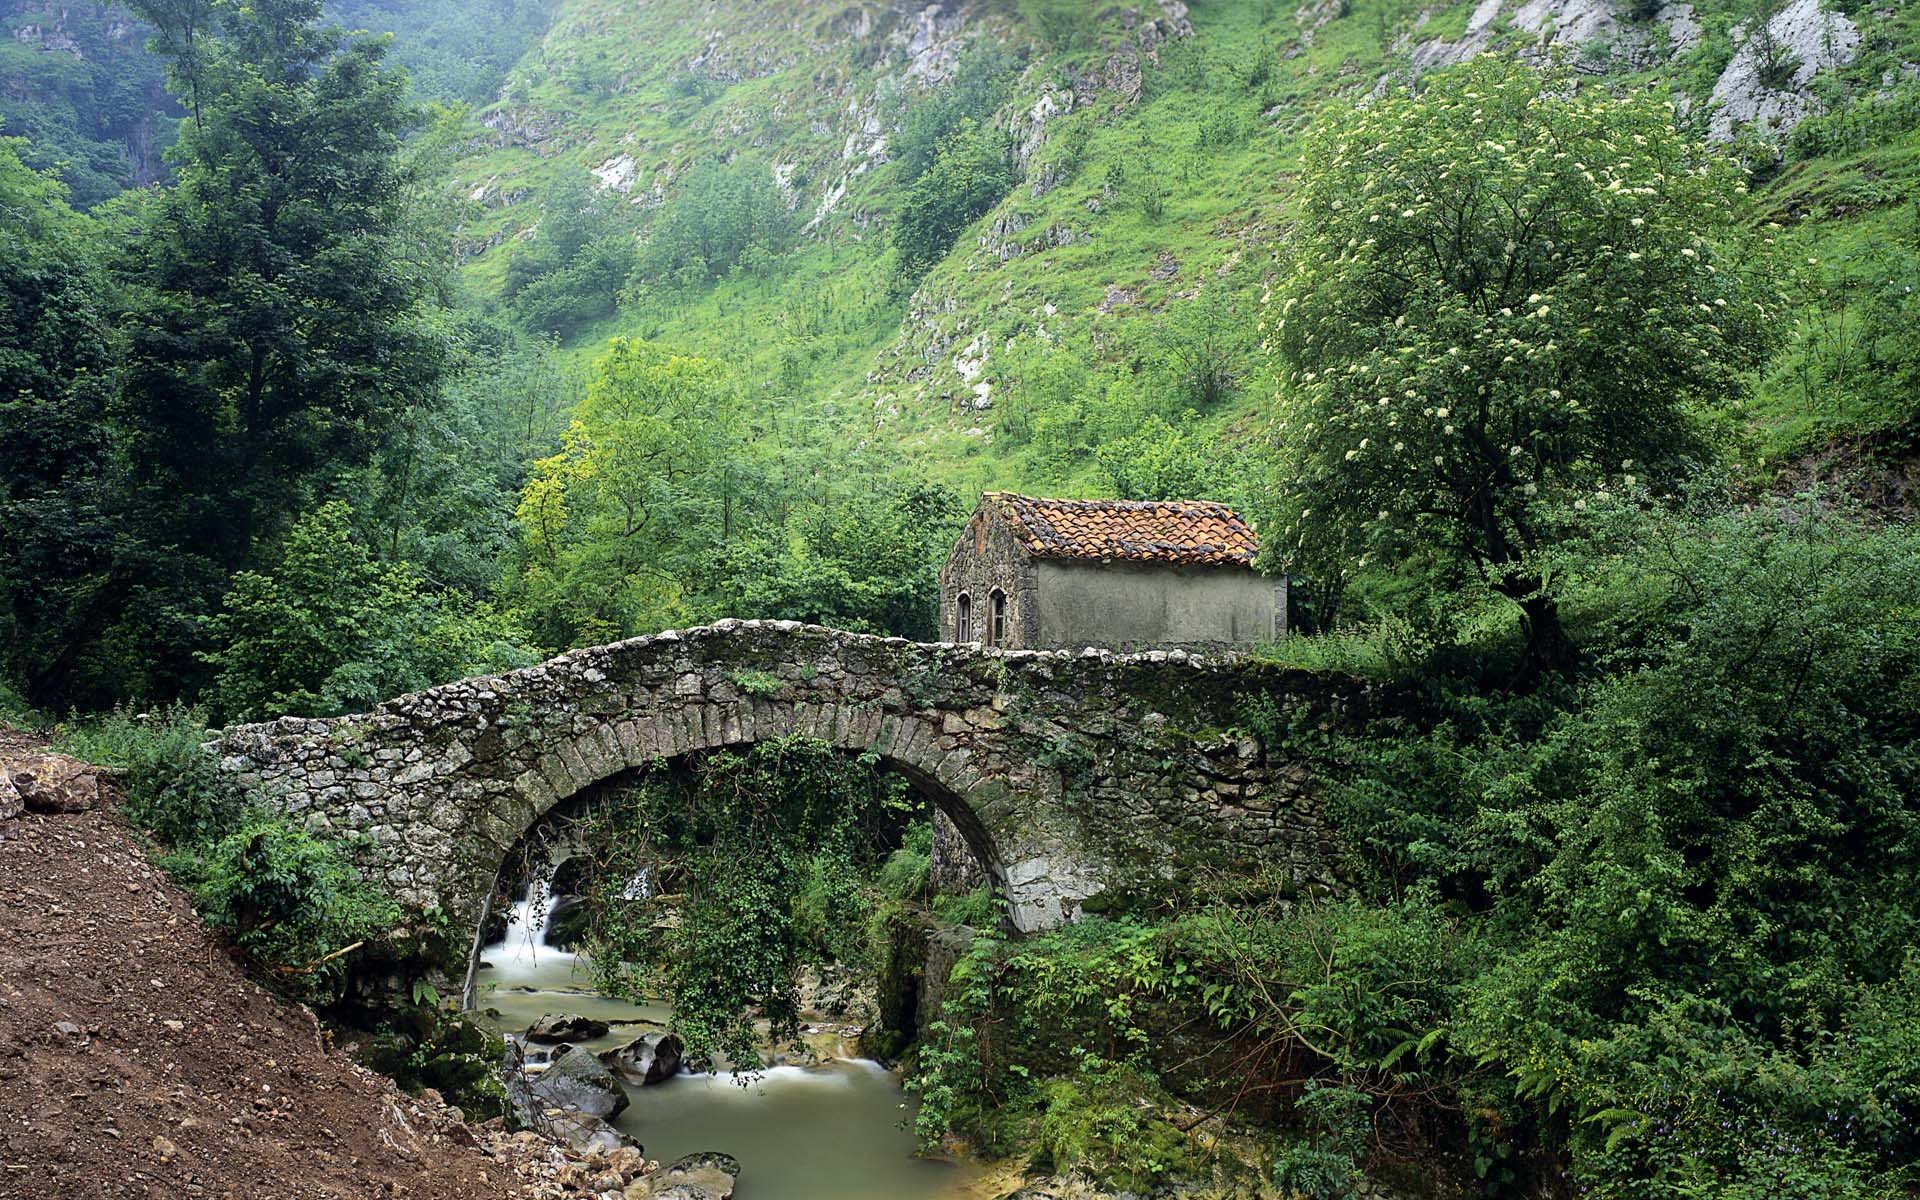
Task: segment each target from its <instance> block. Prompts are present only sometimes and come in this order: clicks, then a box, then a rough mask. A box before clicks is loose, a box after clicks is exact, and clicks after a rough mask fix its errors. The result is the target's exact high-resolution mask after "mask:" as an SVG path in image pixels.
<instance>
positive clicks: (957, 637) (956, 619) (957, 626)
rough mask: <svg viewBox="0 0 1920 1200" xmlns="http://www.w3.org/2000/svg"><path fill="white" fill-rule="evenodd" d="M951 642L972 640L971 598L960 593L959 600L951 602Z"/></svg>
mask: <svg viewBox="0 0 1920 1200" xmlns="http://www.w3.org/2000/svg"><path fill="white" fill-rule="evenodd" d="M953 640H954V641H956V642H970V641H972V640H973V597H972V596H969V595H967V594H966V593H965V592H961V593H960V598H959V599H958V600H955V601H954V602H953Z"/></svg>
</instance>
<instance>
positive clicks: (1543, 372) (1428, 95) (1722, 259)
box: [1265, 57, 1779, 669]
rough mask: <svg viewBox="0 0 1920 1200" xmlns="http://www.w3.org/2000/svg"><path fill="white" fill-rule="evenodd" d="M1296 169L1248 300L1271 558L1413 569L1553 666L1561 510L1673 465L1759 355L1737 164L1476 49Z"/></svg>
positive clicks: (1662, 125)
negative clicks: (1262, 424)
mask: <svg viewBox="0 0 1920 1200" xmlns="http://www.w3.org/2000/svg"><path fill="white" fill-rule="evenodd" d="M1301 181H1302V182H1301V185H1300V189H1299V193H1298V197H1297V200H1298V212H1299V214H1300V222H1299V225H1298V227H1297V229H1296V230H1295V231H1294V233H1293V235H1292V238H1291V240H1290V242H1289V245H1288V249H1287V257H1288V259H1289V262H1288V267H1289V269H1288V270H1287V271H1286V272H1284V274H1283V276H1282V278H1281V280H1280V281H1279V282H1278V283H1277V285H1276V286H1275V287H1274V288H1273V290H1272V292H1271V294H1270V296H1269V297H1268V300H1267V304H1268V314H1267V319H1266V329H1267V334H1268V345H1269V348H1270V349H1271V350H1272V351H1273V353H1274V354H1275V356H1276V358H1277V359H1278V361H1279V364H1280V368H1281V370H1280V389H1279V396H1278V412H1277V415H1276V419H1275V423H1274V431H1275V436H1276V442H1277V447H1278V455H1279V463H1278V468H1279V469H1278V471H1277V473H1276V479H1277V483H1276V484H1275V492H1274V501H1275V503H1274V511H1273V512H1272V513H1270V514H1269V517H1268V520H1267V529H1266V531H1265V532H1266V533H1267V539H1266V540H1267V541H1268V545H1269V546H1270V547H1271V548H1272V549H1271V557H1272V558H1273V560H1274V563H1275V565H1276V566H1279V567H1282V568H1286V569H1297V570H1303V571H1306V572H1308V573H1312V574H1319V575H1322V576H1323V577H1325V576H1332V575H1342V574H1345V573H1346V571H1347V570H1349V569H1351V568H1352V567H1354V566H1355V565H1363V564H1365V563H1367V562H1369V561H1372V562H1376V563H1378V562H1383V561H1394V560H1395V559H1397V558H1398V557H1399V556H1402V555H1405V554H1408V553H1410V552H1415V551H1418V550H1422V549H1424V550H1428V551H1431V552H1435V553H1438V554H1440V555H1442V556H1445V557H1447V558H1450V559H1452V560H1454V561H1459V562H1464V563H1465V564H1467V565H1469V566H1471V567H1472V568H1474V569H1476V570H1478V571H1479V572H1480V574H1481V575H1482V576H1483V577H1484V578H1485V580H1486V582H1487V583H1488V585H1489V586H1490V587H1492V588H1493V589H1494V590H1496V591H1497V592H1499V593H1500V594H1502V595H1504V596H1506V597H1508V598H1510V599H1511V600H1513V601H1514V602H1515V603H1516V604H1517V605H1519V607H1520V613H1521V620H1522V622H1523V625H1524V630H1525V633H1526V635H1527V641H1528V658H1529V665H1530V666H1531V667H1532V668H1534V669H1559V668H1563V667H1566V666H1568V665H1570V664H1571V663H1573V662H1574V661H1575V660H1576V658H1577V653H1576V651H1575V648H1574V647H1573V646H1572V644H1571V643H1570V642H1569V640H1568V638H1567V636H1566V634H1565V632H1564V631H1563V629H1562V627H1561V623H1560V618H1559V612H1558V609H1557V607H1556V604H1555V597H1554V594H1553V591H1552V587H1551V581H1550V579H1549V578H1548V573H1547V572H1546V570H1545V562H1544V554H1543V551H1544V550H1545V549H1546V548H1547V547H1548V545H1549V543H1550V542H1551V540H1552V538H1553V536H1554V534H1555V531H1556V530H1557V529H1559V528H1562V519H1563V517H1564V516H1565V515H1566V514H1568V513H1569V511H1570V510H1575V509H1578V508H1581V507H1584V506H1585V505H1586V504H1587V502H1588V501H1589V500H1591V499H1592V498H1593V497H1594V496H1595V494H1596V493H1600V492H1604V491H1606V490H1607V489H1609V488H1613V489H1621V488H1633V487H1635V486H1636V485H1644V486H1647V487H1649V488H1653V489H1659V488H1663V487H1665V486H1667V485H1670V484H1672V483H1674V482H1676V481H1677V480H1678V479H1679V478H1680V477H1682V476H1684V475H1685V474H1687V473H1688V472H1689V471H1692V470H1697V469H1698V468H1699V466H1700V465H1701V464H1702V463H1704V462H1705V461H1707V459H1708V457H1709V456H1710V454H1711V449H1710V446H1709V444H1708V440H1707V438H1706V437H1705V434H1704V429H1705V425H1704V423H1703V421H1702V419H1701V418H1702V416H1703V415H1704V414H1705V413H1706V411H1707V410H1708V409H1709V408H1710V407H1711V406H1713V405H1715V404H1719V403H1723V402H1725V401H1726V400H1727V399H1728V398H1729V397H1731V396H1734V395H1736V394H1737V393H1738V392H1739V391H1740V390H1741V389H1742V387H1743V386H1744V376H1745V373H1746V372H1748V371H1750V370H1751V369H1752V368H1754V367H1755V366H1757V365H1759V364H1760V363H1761V362H1763V361H1764V360H1765V358H1766V357H1767V355H1768V354H1769V352H1770V349H1771V346H1772V341H1773V334H1772V332H1771V330H1772V325H1771V323H1770V322H1769V320H1768V319H1767V308H1768V307H1772V306H1775V305H1777V304H1778V303H1779V299H1778V293H1777V289H1776V288H1775V287H1773V285H1772V284H1771V282H1770V281H1767V280H1765V279H1759V278H1755V277H1754V275H1753V273H1752V272H1750V271H1747V270H1743V269H1741V266H1740V264H1739V263H1738V262H1737V261H1736V260H1735V259H1734V258H1733V257H1731V255H1730V250H1729V248H1730V247H1737V246H1739V245H1740V244H1741V243H1742V241H1743V239H1742V238H1741V236H1740V234H1741V231H1740V229H1739V227H1738V225H1737V221H1738V219H1739V212H1740V204H1741V195H1742V193H1743V191H1744V182H1743V179H1742V176H1741V174H1740V171H1739V168H1738V167H1737V166H1736V165H1735V164H1734V163H1733V162H1731V161H1730V160H1728V159H1726V158H1725V157H1723V156H1718V155H1714V154H1712V153H1710V152H1708V151H1707V150H1706V149H1704V148H1703V147H1701V146H1698V145H1696V144H1693V143H1691V142H1689V141H1688V140H1687V139H1685V138H1684V137H1682V136H1681V135H1680V134H1679V133H1678V132H1677V131H1676V130H1675V129H1674V126H1673V113H1672V109H1671V107H1670V106H1669V105H1668V104H1666V103H1665V102H1663V101H1660V100H1656V99H1653V98H1651V97H1648V96H1645V95H1631V96H1615V95H1612V94H1610V93H1609V92H1608V91H1607V90H1606V89H1605V86H1604V85H1601V84H1596V83H1594V82H1591V81H1588V82H1577V81H1576V80H1575V79H1574V78H1573V77H1572V76H1571V75H1569V74H1567V73H1564V72H1560V71H1552V72H1548V73H1546V74H1544V75H1543V74H1542V73H1541V72H1539V71H1536V70H1533V69H1531V68H1529V67H1527V66H1525V65H1522V64H1520V63H1517V62H1514V61H1511V60H1507V59H1501V58H1493V57H1487V58H1482V59H1479V60H1477V61H1474V62H1472V63H1468V64H1466V65H1464V66H1462V67H1460V68H1458V69H1456V70H1453V71H1450V72H1447V73H1445V74H1443V75H1439V76H1435V77H1432V78H1430V79H1429V80H1427V81H1426V82H1425V83H1424V85H1423V87H1422V89H1421V91H1420V92H1419V94H1418V95H1414V94H1411V93H1408V92H1405V91H1402V92H1401V93H1399V94H1397V95H1395V96H1391V97H1387V98H1383V99H1380V100H1377V101H1375V102H1373V103H1370V104H1367V105H1365V106H1364V107H1361V108H1358V109H1355V110H1353V111H1351V112H1349V113H1345V114H1341V115H1339V116H1337V117H1335V118H1332V119H1328V120H1325V121H1323V122H1322V123H1321V124H1320V125H1319V126H1317V127H1316V129H1315V130H1314V131H1313V132H1312V133H1311V134H1310V137H1309V140H1308V144H1307V148H1306V156H1305V164H1304V170H1303V171H1302V175H1301Z"/></svg>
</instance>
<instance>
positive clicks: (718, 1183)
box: [627, 1150, 740, 1200]
mask: <svg viewBox="0 0 1920 1200" xmlns="http://www.w3.org/2000/svg"><path fill="white" fill-rule="evenodd" d="M739 1177H740V1160H739V1159H737V1158H735V1157H734V1156H733V1155H731V1154H722V1153H720V1152H719V1151H718V1150H703V1151H701V1152H699V1153H698V1154H688V1155H685V1156H683V1157H681V1158H676V1159H674V1160H673V1162H672V1164H671V1165H669V1166H668V1167H666V1169H664V1170H662V1171H659V1172H656V1173H655V1174H652V1175H649V1176H647V1177H646V1178H645V1179H637V1180H635V1181H634V1182H633V1183H632V1184H630V1185H628V1187H627V1200H731V1197H732V1196H733V1186H734V1183H735V1181H736V1180H738V1179H739Z"/></svg>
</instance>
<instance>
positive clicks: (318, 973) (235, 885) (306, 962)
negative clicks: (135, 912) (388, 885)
mask: <svg viewBox="0 0 1920 1200" xmlns="http://www.w3.org/2000/svg"><path fill="white" fill-rule="evenodd" d="M170 865H175V866H178V867H180V868H182V873H183V874H185V875H186V876H187V877H188V878H189V879H190V880H191V881H192V885H193V894H194V904H195V907H197V908H198V909H199V910H200V913H201V915H202V916H203V917H204V918H205V919H206V920H207V922H208V923H209V924H212V925H216V926H219V927H221V928H224V929H229V930H231V931H232V932H233V935H234V940H235V941H236V942H238V943H239V945H240V947H241V948H242V949H244V950H245V951H246V952H247V953H248V954H249V955H251V956H252V958H253V959H254V961H255V962H257V963H259V964H260V965H261V966H262V967H264V968H265V969H266V970H267V971H268V972H269V975H270V977H271V978H272V979H274V980H275V981H276V982H278V983H279V984H280V985H281V986H282V987H284V988H285V989H286V990H288V991H289V992H292V993H294V994H296V995H299V996H301V997H303V998H305V999H309V1000H312V1001H315V1002H318V1003H326V1002H330V1001H334V1000H338V999H339V998H340V997H341V995H342V993H343V991H344V988H345V984H346V980H347V970H346V968H347V964H346V962H345V958H346V955H347V954H348V953H350V952H351V950H352V949H353V948H354V947H355V946H356V945H357V944H359V943H361V942H364V941H367V940H370V939H372V938H375V937H377V936H379V935H380V934H381V933H382V932H384V931H385V930H386V929H387V928H389V927H391V926H392V925H394V924H395V923H396V922H398V920H399V919H400V911H399V909H398V908H397V907H396V906H395V904H394V903H393V901H392V900H391V899H389V898H388V897H387V895H386V894H385V893H384V892H383V891H382V890H380V889H379V888H376V887H374V886H372V885H370V884H368V883H367V882H366V881H364V880H363V879H361V877H360V875H359V874H358V872H356V871H355V870H354V869H353V868H352V867H350V866H349V865H348V864H347V862H346V860H345V859H344V858H343V857H342V856H341V854H340V851H339V849H338V848H337V847H336V846H334V845H333V844H331V843H328V842H323V841H321V840H319V839H318V838H315V837H313V836H312V835H311V834H309V833H307V832H306V831H304V830H301V829H298V828H296V827H294V826H293V825H292V824H291V823H290V822H288V821H286V820H285V819H283V818H278V817H272V816H267V815H263V814H254V815H253V816H251V817H249V818H248V819H247V821H246V822H245V823H244V824H243V825H242V826H241V827H240V828H239V829H238V830H236V831H235V832H233V833H231V834H228V835H227V836H226V837H224V838H222V839H220V841H219V842H217V843H215V844H214V845H213V846H211V847H209V848H207V850H206V851H205V853H204V855H200V856H194V857H192V858H191V859H188V858H186V856H184V855H182V854H180V853H176V854H175V855H174V861H173V863H172V864H170Z"/></svg>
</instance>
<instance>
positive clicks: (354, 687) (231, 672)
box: [204, 501, 526, 720]
mask: <svg viewBox="0 0 1920 1200" xmlns="http://www.w3.org/2000/svg"><path fill="white" fill-rule="evenodd" d="M352 516H353V514H352V510H351V509H349V508H348V507H347V506H346V505H345V504H344V503H341V502H339V501H332V502H329V503H327V504H323V505H321V506H320V507H319V508H318V509H316V510H314V511H313V512H312V513H309V514H307V515H306V516H305V517H302V518H301V519H300V521H299V522H298V523H297V524H296V525H295V526H294V527H293V529H292V531H291V532H290V533H289V534H288V535H287V539H286V541H285V543H284V544H283V545H282V546H281V548H280V551H279V556H278V560H277V561H276V562H275V563H274V564H273V566H272V568H271V570H269V571H265V572H260V571H242V572H240V573H238V574H237V575H235V576H234V578H233V586H232V587H231V588H230V589H229V590H228V592H227V595H226V599H225V601H224V603H223V606H222V611H221V613H220V614H219V615H218V616H217V617H215V618H214V619H213V620H212V622H210V628H211V630H212V632H213V634H214V636H215V637H216V638H217V639H218V642H219V649H217V650H214V651H212V652H210V653H208V654H206V655H205V656H204V658H205V659H206V661H207V662H208V663H210V664H211V665H213V666H214V667H215V668H216V669H217V671H218V674H217V675H216V677H215V679H214V683H213V687H212V689H211V690H210V696H211V699H212V701H213V704H214V707H215V709H216V710H217V711H218V712H219V713H220V714H222V715H223V716H225V717H228V718H238V719H243V720H244V719H247V718H252V717H262V716H278V715H281V714H287V713H291V714H294V715H301V716H326V715H331V714H334V713H340V712H347V711H351V710H354V709H361V708H368V707H371V706H372V705H374V704H376V703H378V702H379V701H381V700H384V699H386V698H388V697H389V696H393V695H396V694H398V693H400V692H404V691H409V690H415V689H418V688H423V687H427V686H429V685H431V684H435V683H443V682H445V681H447V680H449V679H455V678H458V677H460V676H463V675H470V674H473V673H475V670H476V669H480V668H485V667H488V666H492V665H494V664H495V663H497V662H501V661H502V660H504V661H505V663H506V664H510V665H518V664H519V663H521V662H524V661H525V660H526V654H525V652H524V651H523V650H521V649H520V647H519V643H520V640H521V635H520V633H519V630H518V628H517V627H516V625H515V623H514V622H513V621H512V620H511V619H509V618H508V617H506V616H505V615H503V614H501V613H500V612H498V611H497V610H496V609H494V608H493V607H492V606H490V605H487V604H480V605H474V604H472V603H471V602H469V601H467V600H466V599H465V598H464V597H460V596H457V595H435V594H432V593H429V592H427V591H425V589H424V583H423V580H422V579H421V577H420V575H419V572H418V571H416V570H415V569H414V568H413V567H412V565H411V564H408V563H392V564H387V563H381V562H380V561H378V560H377V559H376V558H375V557H374V555H373V553H372V551H371V550H370V549H369V548H368V547H367V546H366V545H365V544H364V543H363V542H361V541H360V540H359V539H357V538H356V537H355V536H354V531H353V526H352Z"/></svg>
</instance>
